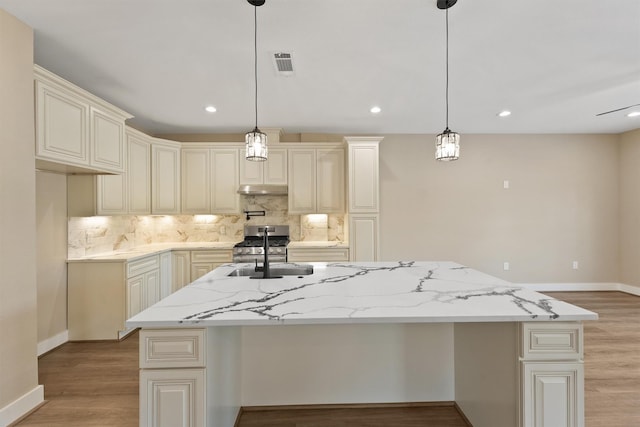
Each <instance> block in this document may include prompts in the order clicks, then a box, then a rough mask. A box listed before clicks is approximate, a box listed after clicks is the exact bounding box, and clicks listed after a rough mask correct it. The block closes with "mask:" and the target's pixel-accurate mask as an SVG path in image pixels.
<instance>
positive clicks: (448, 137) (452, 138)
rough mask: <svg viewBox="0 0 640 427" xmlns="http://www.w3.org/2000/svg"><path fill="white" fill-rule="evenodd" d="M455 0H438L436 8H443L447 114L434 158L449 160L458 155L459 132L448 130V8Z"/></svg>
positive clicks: (454, 158) (456, 157) (437, 141)
mask: <svg viewBox="0 0 640 427" xmlns="http://www.w3.org/2000/svg"><path fill="white" fill-rule="evenodd" d="M456 1H457V0H438V9H444V10H445V19H446V37H447V48H446V55H447V68H446V70H447V81H446V106H447V115H446V123H447V126H446V128H445V130H444V131H443V132H442V133H441V134H439V135H438V136H437V137H436V160H440V161H443V162H449V161H452V160H458V158H459V157H460V134H458V133H456V132H451V130H449V8H450V7H451V6H453V5H454V4H456Z"/></svg>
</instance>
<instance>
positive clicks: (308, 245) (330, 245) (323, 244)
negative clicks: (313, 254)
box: [287, 241, 349, 249]
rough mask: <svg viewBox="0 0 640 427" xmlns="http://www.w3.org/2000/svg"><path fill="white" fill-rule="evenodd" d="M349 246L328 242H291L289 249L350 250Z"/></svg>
mask: <svg viewBox="0 0 640 427" xmlns="http://www.w3.org/2000/svg"><path fill="white" fill-rule="evenodd" d="M348 247H349V244H348V243H345V242H327V241H299V242H289V244H288V245H287V248H292V249H296V248H348Z"/></svg>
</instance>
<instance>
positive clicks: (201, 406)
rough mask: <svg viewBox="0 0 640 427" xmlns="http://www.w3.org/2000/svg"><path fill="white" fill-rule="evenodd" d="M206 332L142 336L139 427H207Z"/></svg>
mask: <svg viewBox="0 0 640 427" xmlns="http://www.w3.org/2000/svg"><path fill="white" fill-rule="evenodd" d="M206 355H207V331H206V329H156V330H148V329H146V330H143V331H141V332H140V368H141V369H140V408H144V409H143V410H141V411H140V426H144V427H204V426H205V425H207V423H206V412H207V411H206V393H205V390H206V369H205V366H206Z"/></svg>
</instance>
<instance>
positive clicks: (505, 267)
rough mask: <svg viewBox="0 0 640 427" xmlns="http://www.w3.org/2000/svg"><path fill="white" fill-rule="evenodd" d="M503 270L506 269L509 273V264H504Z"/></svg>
mask: <svg viewBox="0 0 640 427" xmlns="http://www.w3.org/2000/svg"><path fill="white" fill-rule="evenodd" d="M502 268H504V271H508V270H509V263H508V262H505V263H503V264H502Z"/></svg>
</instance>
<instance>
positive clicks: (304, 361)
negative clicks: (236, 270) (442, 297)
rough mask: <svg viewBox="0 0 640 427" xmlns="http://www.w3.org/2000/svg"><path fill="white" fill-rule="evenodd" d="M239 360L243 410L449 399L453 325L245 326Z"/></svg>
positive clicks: (450, 394)
mask: <svg viewBox="0 0 640 427" xmlns="http://www.w3.org/2000/svg"><path fill="white" fill-rule="evenodd" d="M242 359H243V362H242V366H243V367H242V369H243V370H242V404H243V406H263V405H294V404H334V403H335V404H340V403H391V402H452V401H453V398H454V377H453V369H454V366H453V325H452V324H451V323H438V324H434V323H424V324H358V325H353V324H352V325H346V324H342V325H297V326H294V325H289V326H285V325H280V326H251V327H248V326H245V327H243V333H242ZM511 427H513V426H511Z"/></svg>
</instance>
